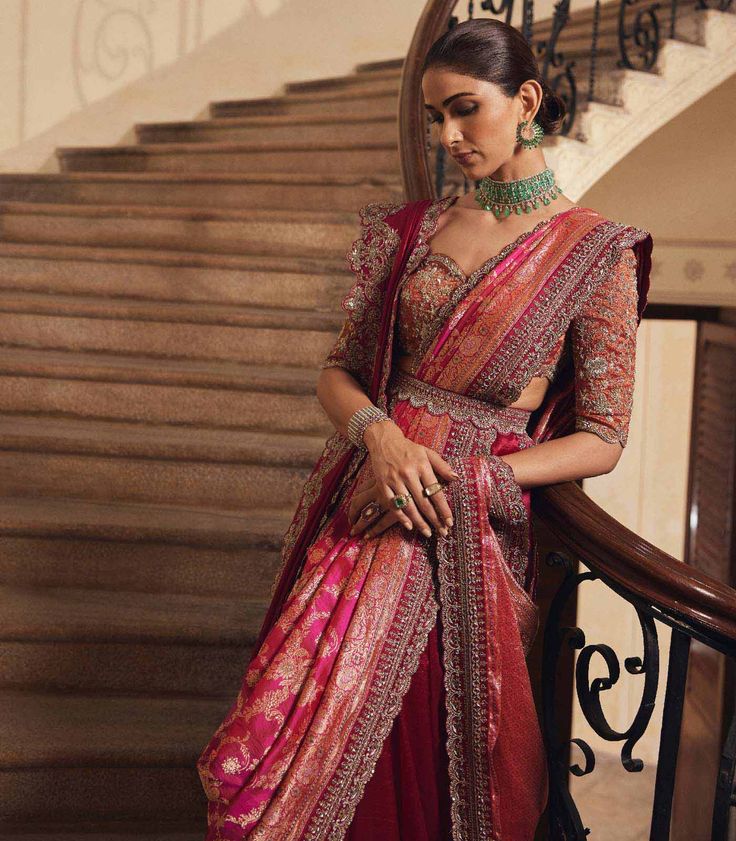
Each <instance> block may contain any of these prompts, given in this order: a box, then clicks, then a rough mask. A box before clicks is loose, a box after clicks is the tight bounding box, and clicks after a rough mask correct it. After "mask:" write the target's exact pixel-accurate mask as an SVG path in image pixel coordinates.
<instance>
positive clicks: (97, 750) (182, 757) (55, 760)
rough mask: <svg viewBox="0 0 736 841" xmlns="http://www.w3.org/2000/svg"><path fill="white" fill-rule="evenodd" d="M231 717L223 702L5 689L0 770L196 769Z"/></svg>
mask: <svg viewBox="0 0 736 841" xmlns="http://www.w3.org/2000/svg"><path fill="white" fill-rule="evenodd" d="M244 667H245V664H244ZM227 710H228V701H227V700H226V699H217V698H216V699H211V698H169V697H162V698H147V697H139V696H131V697H125V696H113V697H104V696H103V697H101V696H99V695H89V696H85V695H66V694H53V693H39V692H24V691H20V690H10V689H5V690H1V691H0V768H2V769H3V770H11V769H15V768H26V769H27V768H48V767H50V766H54V767H65V766H66V767H70V766H77V767H80V766H81V767H86V766H87V767H93V766H104V767H108V768H109V767H115V766H131V765H133V766H138V765H140V766H157V767H177V766H186V767H190V766H191V764H192V761H193V759H194V758H196V757H197V756H198V755H199V753H200V752H201V751H202V750H203V749H204V747H205V746H206V744H207V742H208V741H209V739H210V737H211V736H212V733H213V727H216V726H217V725H218V724H219V723H220V721H221V718H222V717H224V716H225V714H226V713H227Z"/></svg>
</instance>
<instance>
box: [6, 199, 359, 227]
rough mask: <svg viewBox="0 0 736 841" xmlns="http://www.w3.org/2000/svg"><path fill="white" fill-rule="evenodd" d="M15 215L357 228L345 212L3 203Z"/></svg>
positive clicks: (7, 201) (139, 205) (137, 205)
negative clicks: (268, 223)
mask: <svg viewBox="0 0 736 841" xmlns="http://www.w3.org/2000/svg"><path fill="white" fill-rule="evenodd" d="M3 212H12V213H15V214H28V215H30V216H38V215H48V216H91V217H93V218H95V219H99V218H101V217H120V216H122V217H125V218H126V219H128V218H131V217H134V218H141V219H149V218H154V219H184V220H187V221H207V222H212V221H222V222H248V221H252V222H281V223H286V222H288V223H292V224H293V223H303V224H307V225H318V224H328V225H329V224H337V225H351V226H354V225H355V224H356V221H355V217H356V214H355V213H349V212H346V211H344V210H308V211H304V210H292V209H272V208H269V209H262V208H243V209H233V208H211V207H178V206H174V205H148V204H130V205H123V204H64V203H61V202H48V203H47V202H25V201H14V200H0V213H3Z"/></svg>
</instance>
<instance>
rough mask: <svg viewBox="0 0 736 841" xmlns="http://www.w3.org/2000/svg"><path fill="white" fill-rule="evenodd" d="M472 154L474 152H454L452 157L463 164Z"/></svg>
mask: <svg viewBox="0 0 736 841" xmlns="http://www.w3.org/2000/svg"><path fill="white" fill-rule="evenodd" d="M474 154H475V152H463V153H462V154H461V153H456V154H454V155H453V156H452V157H453V158H455V160H456V161H457V162H458V163H461V164H464V163H467V162H468V161H469V160H470V158H471V157H472V156H473V155H474Z"/></svg>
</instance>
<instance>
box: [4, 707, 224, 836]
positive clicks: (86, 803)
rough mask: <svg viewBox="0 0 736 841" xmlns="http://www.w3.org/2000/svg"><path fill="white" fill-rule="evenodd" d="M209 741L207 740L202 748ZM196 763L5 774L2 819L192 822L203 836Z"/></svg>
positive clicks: (193, 758) (185, 759)
mask: <svg viewBox="0 0 736 841" xmlns="http://www.w3.org/2000/svg"><path fill="white" fill-rule="evenodd" d="M226 711H227V710H226V709H224V710H223V714H224V713H225V712H226ZM218 725H219V721H218V722H213V723H212V732H214V730H215V728H216V727H217V726H218ZM41 726H43V722H39V727H41ZM204 730H206V728H204V729H203V732H204ZM208 738H209V737H207V736H205V737H204V739H203V741H202V747H203V748H204V747H205V745H206V744H207V739H208ZM90 739H94V733H90ZM195 762H196V756H186V757H182V763H181V767H174V768H167V767H158V768H157V767H140V766H139V767H136V766H135V765H133V767H111V768H105V767H104V766H93V767H89V768H79V767H69V768H65V767H54V766H52V767H47V768H18V769H12V770H5V771H0V803H2V813H0V820H3V821H24V822H25V825H26V826H31V827H33V826H38V825H39V823H40V822H41V821H52V820H53V821H57V822H62V821H68V822H69V823H72V822H76V824H77V826H78V825H79V823H80V822H81V821H84V820H105V819H108V820H109V818H110V816H111V815H114V816H115V817H116V818H117V819H118V820H142V819H145V818H148V819H149V820H151V821H153V822H160V821H164V820H186V819H187V818H189V819H190V820H191V821H193V822H197V823H199V824H200V825H202V833H204V831H205V824H206V817H205V816H206V814H207V798H206V797H205V795H204V791H203V789H202V785H201V783H200V781H199V777H198V775H197V770H196V766H195ZM39 792H43V796H42V797H41V796H39ZM154 825H155V824H154ZM19 837H21V838H22V836H19ZM76 837H77V838H80V837H81V836H79V835H77V836H76Z"/></svg>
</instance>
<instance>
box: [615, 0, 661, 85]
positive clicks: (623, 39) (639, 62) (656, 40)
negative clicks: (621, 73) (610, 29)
mask: <svg viewBox="0 0 736 841" xmlns="http://www.w3.org/2000/svg"><path fill="white" fill-rule="evenodd" d="M636 2H638V0H621V4H620V6H619V10H618V45H619V52H620V56H621V57H620V58H619V60H618V66H619V67H626V68H628V69H630V70H650V69H651V68H652V67H654V65H655V63H656V61H657V56H658V55H659V48H660V44H661V39H660V34H659V20H658V18H657V9H659V7H660V4H659V3H653V4H652V5H651V6H647V7H646V8H645V9H639V11H638V12H637V13H636V17H635V18H634V22H633V24H632V27H631V29H630V30H629V29H627V28H626V10H627V9H628V8H629V7H630V6H633V5H634V4H635V3H636ZM631 41H633V43H634V45H635V46H636V48H637V49H636V54H635V55H634V51H633V50H632V49H631V48H630V47H629V46H628V45H629V42H631Z"/></svg>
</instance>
